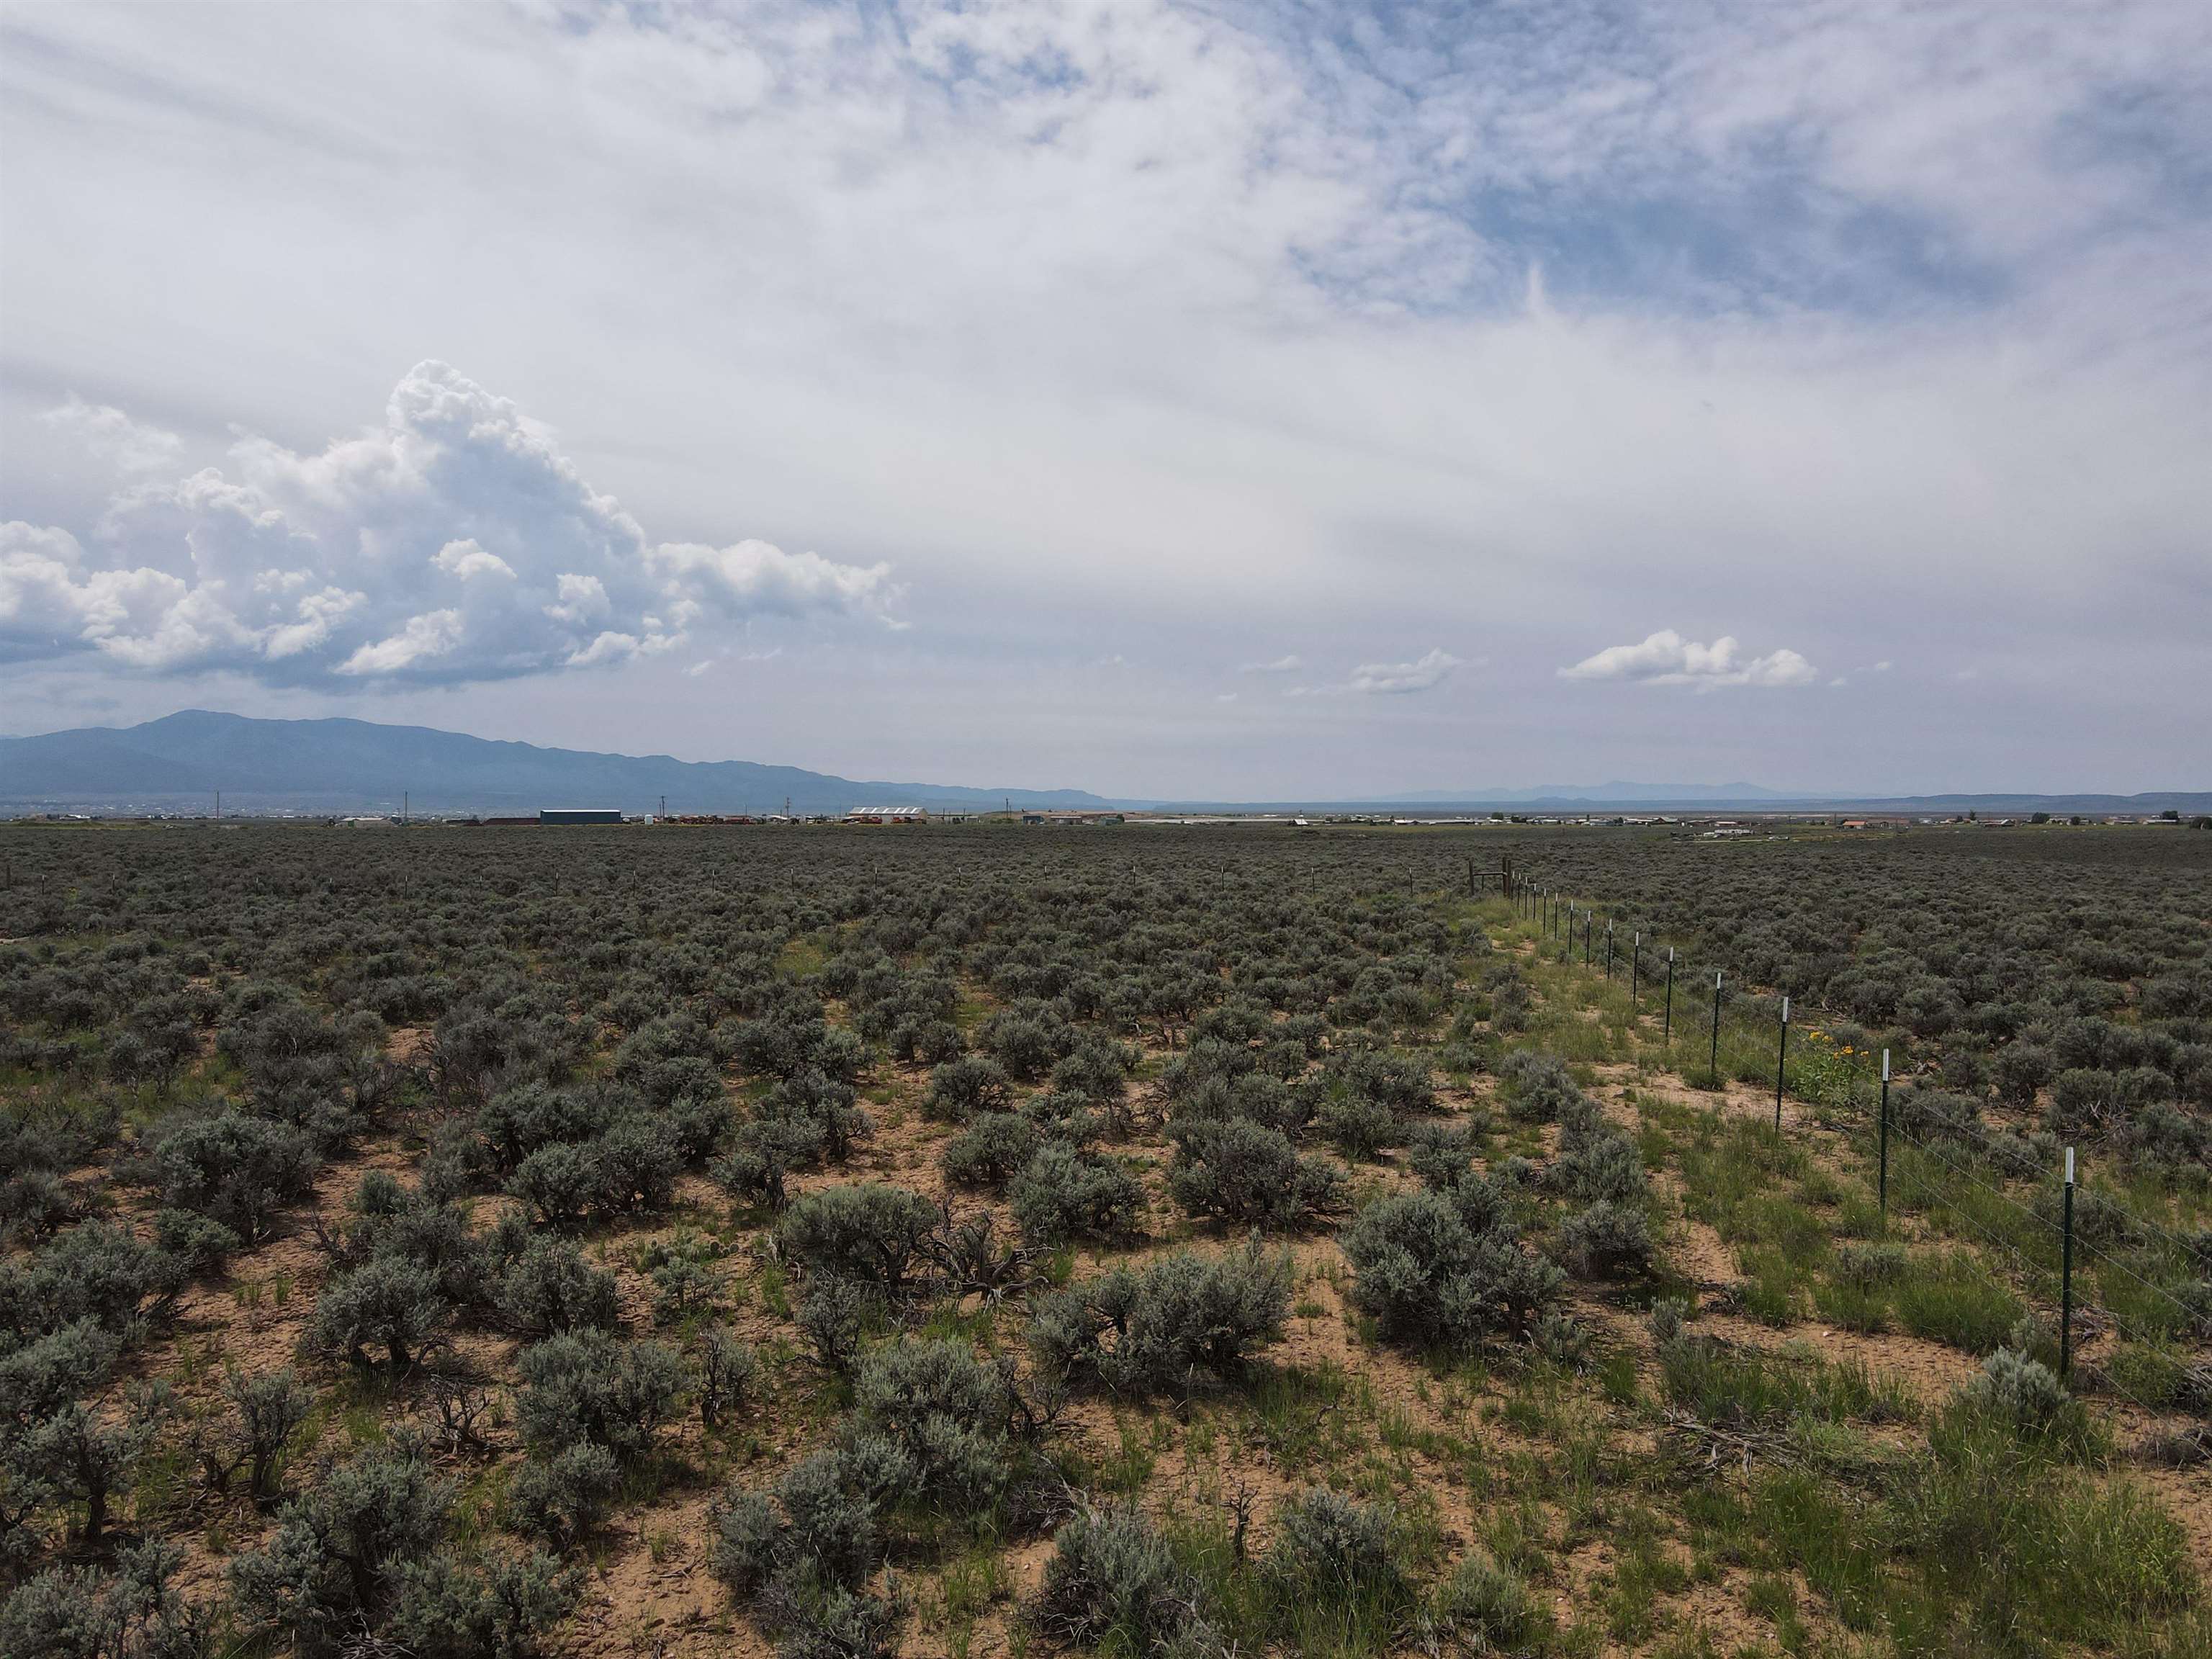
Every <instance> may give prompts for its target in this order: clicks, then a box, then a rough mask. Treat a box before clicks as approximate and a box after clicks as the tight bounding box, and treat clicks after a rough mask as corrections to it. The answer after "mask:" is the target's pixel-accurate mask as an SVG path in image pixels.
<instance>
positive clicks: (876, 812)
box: [845, 806, 929, 823]
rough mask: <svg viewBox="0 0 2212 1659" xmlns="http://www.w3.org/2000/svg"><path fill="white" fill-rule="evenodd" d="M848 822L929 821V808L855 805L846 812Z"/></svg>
mask: <svg viewBox="0 0 2212 1659" xmlns="http://www.w3.org/2000/svg"><path fill="white" fill-rule="evenodd" d="M845 822H846V823H928V822H929V812H928V809H927V808H926V807H921V806H855V807H854V809H853V810H852V811H849V812H848V813H846V814H845Z"/></svg>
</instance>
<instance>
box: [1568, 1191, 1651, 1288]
mask: <svg viewBox="0 0 2212 1659" xmlns="http://www.w3.org/2000/svg"><path fill="white" fill-rule="evenodd" d="M1559 1254H1560V1255H1561V1257H1562V1258H1563V1259H1564V1260H1565V1261H1567V1263H1568V1264H1569V1265H1570V1266H1571V1267H1573V1268H1574V1270H1575V1271H1576V1272H1577V1273H1580V1274H1582V1275H1583V1277H1584V1278H1601V1277H1606V1276H1609V1275H1611V1274H1613V1273H1632V1272H1633V1273H1640V1272H1642V1271H1643V1270H1644V1268H1646V1267H1649V1266H1650V1263H1651V1228H1650V1223H1649V1222H1648V1221H1646V1220H1645V1219H1644V1212H1643V1211H1642V1210H1640V1209H1635V1208H1632V1207H1630V1206H1626V1205H1622V1204H1616V1203H1614V1202H1613V1200H1611V1199H1607V1198H1601V1199H1600V1200H1597V1202H1595V1204H1592V1205H1591V1206H1589V1207H1588V1208H1587V1209H1583V1210H1578V1211H1577V1212H1575V1213H1574V1214H1573V1215H1571V1216H1569V1217H1568V1218H1566V1219H1565V1221H1563V1222H1561V1223H1560V1224H1559Z"/></svg>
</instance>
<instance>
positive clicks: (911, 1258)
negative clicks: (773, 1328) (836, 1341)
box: [775, 1182, 938, 1296]
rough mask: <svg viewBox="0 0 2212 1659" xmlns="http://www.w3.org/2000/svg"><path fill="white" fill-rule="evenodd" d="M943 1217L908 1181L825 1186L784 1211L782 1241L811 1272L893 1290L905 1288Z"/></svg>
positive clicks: (786, 1253)
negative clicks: (923, 1247) (903, 1184)
mask: <svg viewBox="0 0 2212 1659" xmlns="http://www.w3.org/2000/svg"><path fill="white" fill-rule="evenodd" d="M937 1219H938V1209H937V1206H935V1205H934V1204H932V1203H931V1202H930V1201H929V1200H927V1199H926V1198H924V1197H923V1196H922V1195H921V1194H920V1193H917V1192H914V1191H911V1190H909V1189H908V1188H904V1187H893V1186H890V1185H887V1184H885V1183H883V1182H866V1183H863V1184H862V1185H860V1186H851V1187H825V1188H823V1189H822V1190H821V1191H820V1192H817V1193H810V1194H807V1195H806V1196H805V1197H804V1198H802V1199H800V1200H798V1201H797V1202H796V1203H794V1204H793V1205H792V1206H791V1207H790V1208H789V1209H788V1210H787V1211H785V1212H784V1215H783V1219H782V1220H781V1221H780V1222H778V1223H777V1224H776V1230H775V1237H776V1244H777V1247H778V1248H779V1249H781V1251H782V1252H783V1255H784V1256H785V1258H786V1259H787V1260H788V1261H793V1262H796V1263H797V1264H799V1266H800V1267H802V1268H804V1269H805V1271H806V1272H807V1273H809V1274H814V1275H821V1276H825V1277H829V1278H836V1279H849V1280H852V1281H853V1282H854V1283H855V1284H861V1285H872V1286H874V1287H875V1288H876V1289H877V1290H878V1291H882V1292H883V1293H884V1294H885V1295H887V1296H888V1295H893V1294H896V1292H897V1291H900V1290H902V1288H904V1286H905V1285H906V1279H907V1274H908V1272H909V1271H910V1270H911V1269H912V1267H913V1266H914V1264H915V1257H916V1255H917V1253H918V1252H919V1250H920V1249H921V1243H922V1241H923V1240H924V1239H926V1238H927V1237H929V1233H930V1230H931V1229H932V1228H933V1227H934V1226H935V1225H937Z"/></svg>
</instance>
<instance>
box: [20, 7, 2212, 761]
mask: <svg viewBox="0 0 2212 1659" xmlns="http://www.w3.org/2000/svg"><path fill="white" fill-rule="evenodd" d="M2208 271H2212V7H2207V6H2206V5H2204V4H2203V3H2202V0H2108V3H2086V0H2081V3H2076V0H2068V3H2062V4H2043V3H2038V0H2008V3H2006V4H2003V5H1990V4H1989V3H1987V0H1968V3H1959V4H1948V3H1943V0H1926V3H1911V4H1904V3H1885V0H1847V3H1834V4H1831V3H1790V0H1744V3H1729V0H1662V3H1650V4H1636V3H1626V0H1623V3H1613V4H1584V3H1577V0H1528V3H1520V0H1499V3H1493V4H1489V5H1486V6H1482V7H1479V8H1476V7H1467V6H1463V5H1443V6H1436V7H1423V6H1419V5H1399V4H1388V5H1379V6H1372V7H1365V6H1357V5H1346V6H1339V5H1324V4H1298V3H1288V4H1275V5H1269V6H1265V7H1244V6H1240V5H1230V4H1214V5H1198V6H1179V5H1156V4H1152V3H1149V0H1115V3H1112V4H1095V5H1071V6H1061V7H1053V6H1045V5H1040V4H1023V5H1012V6H994V5H968V6H958V7H940V6H935V5H924V4H902V3H885V0H868V3H862V4H856V5H852V6H839V5H790V4H782V3H768V4H761V5H749V4H748V5H733V6H726V7H688V6H687V7H676V8H669V9H654V8H651V7H647V6H638V5H631V6H598V5H588V4H571V5H558V6H546V7H529V6H524V7H508V6H501V5H493V4H473V5H467V6H431V7H426V6H412V5H409V6H382V5H374V4H361V5H350V6H313V7H289V8H279V7H268V6H261V5H254V6H247V7H240V8H229V7H222V6H202V5H196V4H191V3H175V4H163V5H158V6H151V7H144V8H138V7H131V6H107V5H100V4H78V5H70V6H59V5H52V4H36V5H24V4H15V3H6V4H0V520H4V521H6V522H5V526H4V529H0V732H7V733H25V732H39V731H48V730H54V729H58V728H62V727H67V726H84V725H123V724H129V723H132V722H135V721H137V720H144V719H148V718H151V717H154V716H155V715H159V714H166V713H168V712H171V711H173V710H174V709H177V708H223V709H231V710H235V711H236V712H239V713H241V714H267V715H284V716H311V715H322V714H347V715H351V716H355V717H357V718H362V719H368V720H387V721H393V722H402V723H411V724H423V725H430V726H441V727H445V728H447V729H450V730H455V731H464V732H475V733H477V734H480V735H483V736H487V737H496V738H523V739H526V740H528V741H532V742H537V743H547V744H562V745H565V746H569V747H578V748H589V749H605V750H619V751H623V752H629V753H661V752H665V753H670V754H674V755H677V756H679V757H684V758H687V759H749V760H760V761H770V762H776V763H788V764H796V765H801V766H807V767H811V768H815V769H820V770H824V771H829V772H835V773H838V774H841V775H846V776H851V777H863V778H869V777H872V778H885V779H896V780H902V781H931V782H947V783H967V784H975V785H981V786H986V787H988V786H1024V787H1084V788H1089V789H1092V790H1095V791H1097V792H1098V793H1103V794H1109V795H1114V796H1132V797H1135V796H1142V797H1163V798H1169V797H1184V798H1206V799H1291V798H1297V797H1304V798H1309V799H1311V798H1350V797H1353V796H1357V795H1361V794H1377V793H1389V792H1391V791H1394V790H1411V789H1449V788H1458V787H1516V786H1525V785H1534V784H1541V783H1547V782H1596V781H1611V780H1616V779H1626V780H1632V781H1647V782H1700V783H1718V782H1729V781H1751V782H1755V783H1759V784H1762V785H1765V786H1769V787H1779V788H1790V789H1808V790H1820V791H1823V792H1831V791H1832V792H1861V793H1904V792H1914V793H1920V792H1936V791H1945V790H2012V789H2021V790H2045V791H2054V792H2055V791H2067V790H2110V791H2118V792H2132V791H2136V790H2145V789H2160V788H2206V787H2212V712H2208V711H2212V280H2208V277H2207V275H2206V273H2207V272H2208Z"/></svg>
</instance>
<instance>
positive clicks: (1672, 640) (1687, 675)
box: [1559, 628, 1820, 687]
mask: <svg viewBox="0 0 2212 1659" xmlns="http://www.w3.org/2000/svg"><path fill="white" fill-rule="evenodd" d="M1737 652H1738V647H1737V645H1736V642H1735V639H1734V638H1732V637H1731V636H1729V635H1725V634H1723V635H1722V636H1721V637H1720V638H1719V639H1717V640H1715V641H1713V642H1712V643H1711V645H1700V644H1699V643H1698V642H1697V641H1695V640H1686V639H1684V638H1683V637H1682V636H1681V635H1680V634H1677V633H1676V632H1675V631H1674V629H1671V628H1664V629H1660V630H1659V632H1657V633H1656V634H1647V635H1644V639H1643V641H1641V642H1640V643H1638V644H1636V645H1612V646H1607V647H1606V648H1605V649H1604V650H1602V651H1600V652H1597V653H1595V654H1593V655H1591V656H1588V657H1585V658H1583V659H1582V660H1581V661H1580V662H1578V663H1577V664H1575V665H1574V666H1573V667H1571V668H1562V669H1561V670H1559V677H1560V678H1562V679H1570V680H1633V681H1637V682H1638V683H1640V684H1645V685H1695V686H1700V687H1713V686H1723V685H1765V686H1783V685H1810V684H1813V683H1814V680H1816V679H1818V678H1820V672H1819V671H1818V670H1817V669H1815V668H1814V666H1813V665H1812V664H1811V663H1809V662H1808V661H1806V660H1805V659H1804V658H1803V657H1802V656H1800V655H1799V654H1798V653H1796V652H1795V651H1791V650H1790V649H1788V648H1787V647H1784V648H1783V649H1781V650H1777V651H1770V652H1768V653H1766V654H1765V656H1763V657H1752V658H1749V659H1744V658H1742V657H1740V656H1739V655H1738V654H1737Z"/></svg>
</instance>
